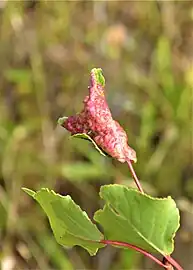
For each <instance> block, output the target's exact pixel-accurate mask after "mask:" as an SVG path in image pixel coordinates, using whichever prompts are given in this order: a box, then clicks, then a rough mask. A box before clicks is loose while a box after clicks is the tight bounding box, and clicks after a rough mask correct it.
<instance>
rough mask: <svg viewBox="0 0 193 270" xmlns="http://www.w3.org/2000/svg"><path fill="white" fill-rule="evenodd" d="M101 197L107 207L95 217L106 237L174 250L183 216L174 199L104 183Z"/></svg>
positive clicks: (151, 249) (156, 249)
mask: <svg viewBox="0 0 193 270" xmlns="http://www.w3.org/2000/svg"><path fill="white" fill-rule="evenodd" d="M100 196H101V198H103V199H104V200H105V206H104V208H103V209H102V210H98V211H97V212H96V213H95V216H94V219H95V220H96V221H97V222H99V223H100V224H101V225H102V227H103V229H104V234H105V237H106V238H107V239H109V240H116V241H124V242H127V243H130V244H134V245H136V246H138V247H140V248H143V249H145V250H146V251H149V252H158V253H161V254H163V255H165V254H171V253H172V251H173V249H174V247H173V245H174V244H173V237H174V236H175V233H176V231H177V229H178V228H179V218H180V217H179V211H178V209H177V208H176V204H175V202H174V200H173V199H171V198H170V197H168V198H164V199H158V198H152V197H150V196H148V195H145V194H141V193H140V192H138V191H136V190H134V189H129V188H127V187H125V186H122V185H106V186H103V187H101V191H100Z"/></svg>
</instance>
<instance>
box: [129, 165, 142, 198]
mask: <svg viewBox="0 0 193 270" xmlns="http://www.w3.org/2000/svg"><path fill="white" fill-rule="evenodd" d="M127 164H128V166H129V169H130V172H131V174H132V176H133V179H134V181H135V184H136V186H137V188H138V190H139V191H140V192H141V193H144V191H143V188H142V186H141V184H140V182H139V179H138V177H137V175H136V173H135V170H134V169H133V166H132V163H131V160H128V161H127Z"/></svg>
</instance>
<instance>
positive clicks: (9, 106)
mask: <svg viewBox="0 0 193 270" xmlns="http://www.w3.org/2000/svg"><path fill="white" fill-rule="evenodd" d="M93 67H101V68H102V69H103V73H104V76H105V78H106V96H107V100H108V103H109V106H110V108H111V111H112V114H113V117H114V118H115V119H116V120H117V121H119V122H120V123H121V125H122V126H123V127H124V128H125V130H126V132H127V134H128V138H129V144H130V146H131V147H133V148H134V149H135V150H136V152H137V157H138V162H137V164H135V165H134V167H135V169H136V172H137V174H138V176H139V178H140V179H141V182H142V185H143V187H144V189H145V191H146V192H147V193H149V194H151V195H153V196H161V197H163V196H168V195H171V196H172V197H173V198H174V199H175V200H176V202H177V205H178V207H179V208H180V210H181V229H180V230H179V231H178V234H177V237H176V246H175V252H174V254H173V256H174V258H175V259H177V260H178V261H179V262H180V263H181V264H182V265H183V267H184V269H186V270H191V269H193V256H192V254H193V166H192V161H193V159H192V157H193V155H192V152H193V147H192V134H191V130H192V123H193V122H192V120H193V119H191V117H192V108H193V107H192V98H193V95H192V93H193V2H192V1H139V2H138V1H30V0H28V1H8V0H7V1H6V0H1V1H0V166H1V170H0V261H1V269H3V270H5V269H6V270H11V269H37V270H39V269H40V270H44V269H68V270H73V269H96V270H108V269H133V270H134V269H135V270H136V269H158V268H156V267H157V266H155V265H154V264H153V263H152V262H150V260H147V259H145V258H144V257H143V256H141V255H139V254H137V253H135V252H133V251H130V250H124V251H123V250H120V249H116V248H113V247H107V248H104V249H102V250H100V251H99V252H98V254H97V255H96V256H95V257H90V256H89V255H88V253H87V252H86V251H85V250H83V249H82V248H80V247H75V248H73V249H67V248H63V247H62V246H59V245H58V244H57V243H56V241H55V239H54V237H53V235H52V232H51V230H50V226H49V223H48V220H47V218H46V216H45V214H44V212H43V210H42V209H41V208H40V206H39V205H38V204H37V203H35V202H34V201H33V200H32V199H31V198H30V197H29V196H27V195H26V194H25V193H24V192H23V191H22V190H21V187H28V188H31V189H34V190H38V189H39V188H41V187H49V188H51V189H54V190H55V191H56V192H59V193H60V194H63V195H65V194H70V195H71V196H72V198H73V199H74V201H75V202H76V203H78V204H79V205H80V206H81V208H82V209H84V210H85V211H87V213H88V215H89V216H90V217H91V218H92V216H93V213H94V212H95V211H96V210H97V209H98V208H99V207H102V205H103V203H102V201H101V200H100V199H99V195H98V192H99V189H100V186H101V185H104V184H109V183H119V184H125V185H128V186H133V181H132V179H131V175H130V173H129V170H128V168H127V166H126V165H125V164H121V163H119V162H117V161H115V160H111V159H108V158H104V157H102V156H100V154H99V153H98V152H96V151H95V149H93V147H92V145H90V144H89V143H88V142H84V141H82V140H78V139H69V134H68V132H67V131H65V130H64V129H62V128H61V127H59V126H57V119H58V118H59V117H61V116H68V115H72V114H74V113H76V112H79V111H80V110H81V109H82V106H83V104H82V101H83V99H84V97H85V96H86V95H87V93H88V89H87V86H88V82H89V73H90V70H91V68H93ZM159 269H160V268H159Z"/></svg>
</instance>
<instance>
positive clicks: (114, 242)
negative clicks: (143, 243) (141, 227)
mask: <svg viewBox="0 0 193 270" xmlns="http://www.w3.org/2000/svg"><path fill="white" fill-rule="evenodd" d="M100 242H101V243H103V244H106V245H113V246H121V247H127V248H131V249H134V250H136V251H138V252H140V253H142V254H144V255H145V256H146V257H149V258H150V259H151V260H153V261H154V262H156V263H157V264H159V265H160V266H162V267H164V268H166V269H167V268H168V267H167V266H166V265H165V264H163V262H161V261H159V260H158V259H157V258H156V257H154V256H153V255H152V254H150V253H149V252H147V251H145V250H144V249H142V248H139V247H137V246H135V245H132V244H129V243H126V242H121V241H113V240H101V241H100ZM179 270H181V269H179Z"/></svg>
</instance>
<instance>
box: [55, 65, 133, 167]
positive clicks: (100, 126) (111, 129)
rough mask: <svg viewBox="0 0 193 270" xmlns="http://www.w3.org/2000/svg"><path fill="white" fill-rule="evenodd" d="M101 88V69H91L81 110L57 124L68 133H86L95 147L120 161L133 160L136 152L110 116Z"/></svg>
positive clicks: (124, 133) (103, 85)
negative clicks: (87, 93) (86, 94)
mask: <svg viewBox="0 0 193 270" xmlns="http://www.w3.org/2000/svg"><path fill="white" fill-rule="evenodd" d="M104 87H105V79H104V77H103V75H102V69H100V68H93V69H92V70H91V75H90V86H89V95H88V96H86V97H85V99H84V108H83V110H82V111H81V112H80V113H79V114H76V115H74V116H70V117H68V118H60V119H59V124H60V125H61V126H63V127H64V128H66V129H67V130H68V131H70V132H71V135H77V134H87V135H88V136H89V138H90V139H91V140H92V141H93V142H94V143H95V144H96V145H97V146H98V147H99V148H101V149H102V150H103V151H104V152H106V153H107V154H108V155H110V156H112V157H113V158H115V159H117V160H119V161H120V162H126V161H128V160H132V161H134V162H136V161H137V158H136V152H135V151H134V150H133V149H132V148H131V147H130V146H129V145H128V139H127V134H126V132H125V131H124V129H123V128H122V127H121V126H120V125H119V123H118V122H116V121H115V120H114V119H113V118H112V115H111V111H110V109H109V107H108V105H107V102H106V99H105V94H104V92H105V88H104Z"/></svg>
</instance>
